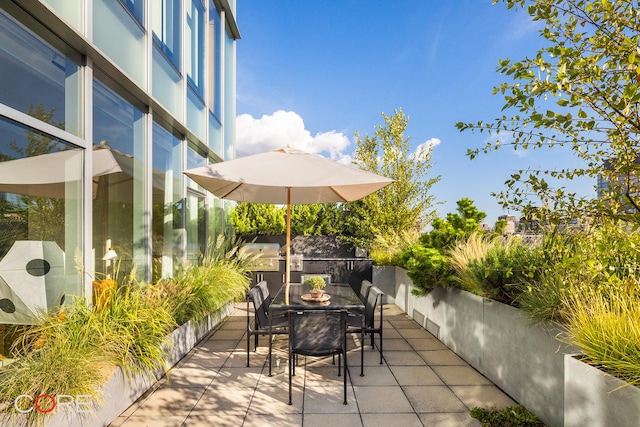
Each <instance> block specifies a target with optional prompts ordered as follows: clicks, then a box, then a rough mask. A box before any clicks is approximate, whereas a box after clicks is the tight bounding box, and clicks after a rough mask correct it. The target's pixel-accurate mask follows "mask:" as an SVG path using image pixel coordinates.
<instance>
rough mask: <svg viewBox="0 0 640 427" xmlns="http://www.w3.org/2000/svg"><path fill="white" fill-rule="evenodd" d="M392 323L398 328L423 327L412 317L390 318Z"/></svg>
mask: <svg viewBox="0 0 640 427" xmlns="http://www.w3.org/2000/svg"><path fill="white" fill-rule="evenodd" d="M389 323H391V324H392V325H393V326H394V327H395V328H397V329H421V328H422V327H421V326H420V324H418V322H416V321H415V320H412V319H389Z"/></svg>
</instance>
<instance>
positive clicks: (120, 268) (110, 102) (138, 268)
mask: <svg viewBox="0 0 640 427" xmlns="http://www.w3.org/2000/svg"><path fill="white" fill-rule="evenodd" d="M93 99H94V109H93V117H94V123H93V126H94V138H95V141H97V143H95V144H94V147H93V150H92V155H93V156H94V163H96V165H94V166H96V167H97V166H98V165H100V163H99V162H97V161H96V158H100V157H104V158H106V159H107V162H105V163H104V168H105V171H104V172H103V173H101V174H100V175H99V176H94V182H93V187H94V199H93V244H94V253H95V268H96V277H97V278H98V279H100V278H104V277H106V275H107V274H112V272H114V273H117V274H116V276H119V275H123V274H129V273H130V272H131V271H132V269H133V268H134V267H135V273H136V276H137V277H138V279H141V280H142V279H144V274H145V269H146V243H145V242H146V237H145V235H146V233H145V215H146V213H145V211H144V187H143V185H144V165H143V159H144V114H143V113H142V112H141V111H140V110H138V109H137V108H135V107H134V106H133V105H131V104H130V103H128V102H127V101H125V100H124V99H123V98H122V97H120V96H119V95H117V94H116V93H115V92H113V91H112V90H111V89H109V88H108V87H107V86H105V85H104V84H102V83H101V82H100V81H98V80H94V91H93ZM114 161H115V163H116V165H115V166H114V168H112V169H109V167H108V165H109V163H108V162H114ZM94 175H95V173H94ZM110 247H113V248H114V249H115V251H116V252H117V254H118V259H117V261H116V263H117V265H116V267H115V268H114V266H113V261H109V260H103V257H104V255H105V253H106V252H107V250H108V249H109V248H110Z"/></svg>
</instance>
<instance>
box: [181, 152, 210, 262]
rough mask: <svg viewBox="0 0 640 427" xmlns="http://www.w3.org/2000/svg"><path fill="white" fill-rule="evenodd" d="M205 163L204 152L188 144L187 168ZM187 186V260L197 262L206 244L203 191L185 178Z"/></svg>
mask: <svg viewBox="0 0 640 427" xmlns="http://www.w3.org/2000/svg"><path fill="white" fill-rule="evenodd" d="M206 164H207V161H206V154H205V153H204V152H202V151H201V150H197V149H196V148H195V147H193V146H191V145H190V146H189V147H188V149H187V169H193V168H197V167H200V166H205V165H206ZM187 187H188V195H187V206H186V210H185V227H186V231H187V261H189V262H191V263H199V262H200V261H201V260H202V256H203V255H204V253H205V249H206V245H207V229H206V217H205V212H206V211H205V206H206V204H205V193H204V189H203V188H202V187H201V186H200V185H198V184H197V183H196V182H195V181H193V180H191V179H189V178H187Z"/></svg>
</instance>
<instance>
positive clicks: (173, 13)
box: [151, 0, 181, 70]
mask: <svg viewBox="0 0 640 427" xmlns="http://www.w3.org/2000/svg"><path fill="white" fill-rule="evenodd" d="M180 5H181V3H180V0H157V1H155V2H154V3H153V4H152V6H153V10H152V14H151V17H152V27H153V41H154V43H155V44H156V45H157V46H158V48H159V49H160V51H162V53H164V54H165V55H166V56H167V57H168V58H169V59H170V60H171V62H172V63H173V65H174V66H175V67H176V68H177V69H178V70H180V43H181V42H180V32H181V27H180V22H181V21H180Z"/></svg>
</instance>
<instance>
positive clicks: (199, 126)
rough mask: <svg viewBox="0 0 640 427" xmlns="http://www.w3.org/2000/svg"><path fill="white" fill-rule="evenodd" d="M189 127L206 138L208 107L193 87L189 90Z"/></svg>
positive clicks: (200, 136) (199, 135) (202, 138)
mask: <svg viewBox="0 0 640 427" xmlns="http://www.w3.org/2000/svg"><path fill="white" fill-rule="evenodd" d="M187 127H188V128H189V129H191V131H192V132H193V133H194V134H195V135H196V136H197V137H198V138H199V139H200V140H203V141H204V140H205V139H206V137H207V136H206V135H207V134H206V131H207V109H206V107H205V105H204V102H202V98H200V97H199V96H198V95H197V94H196V93H195V92H194V91H193V89H192V88H191V87H189V89H188V90H187Z"/></svg>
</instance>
